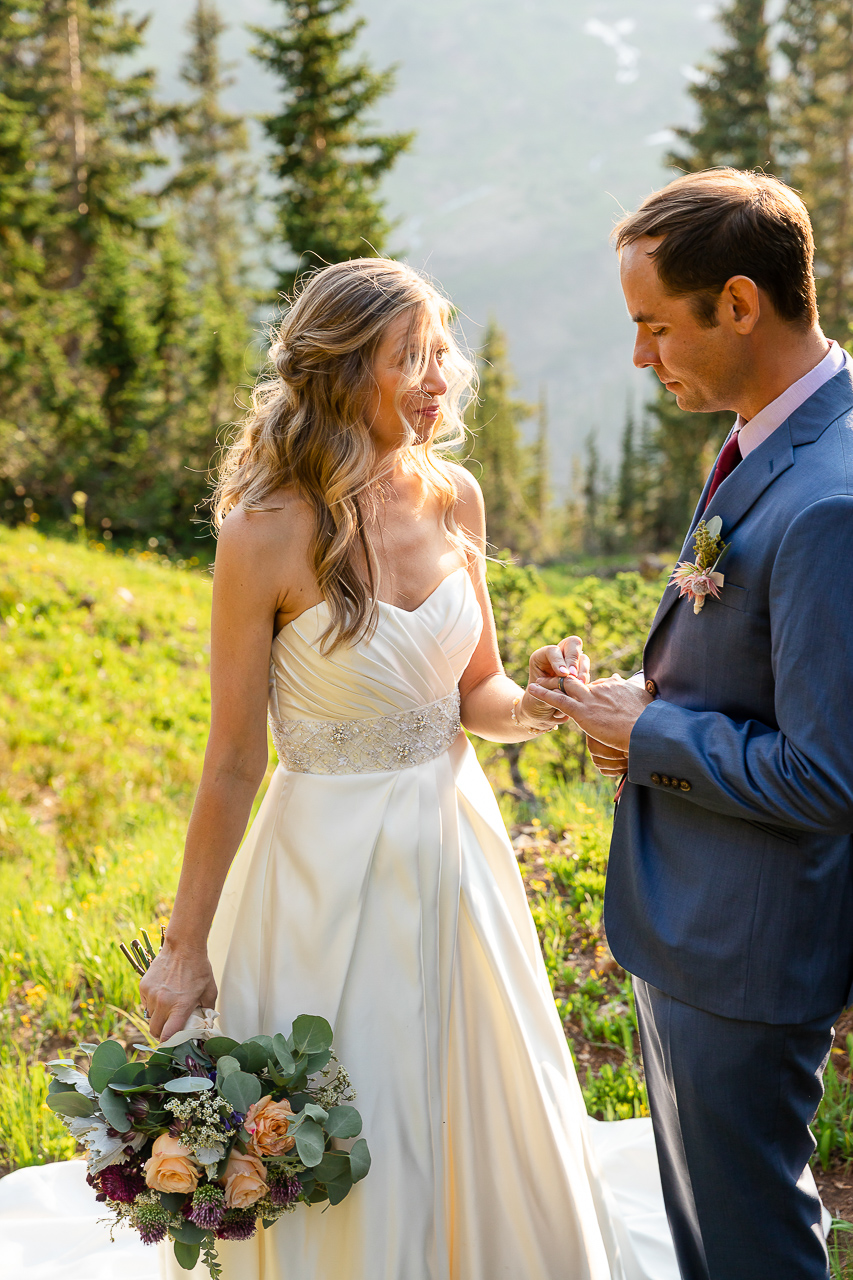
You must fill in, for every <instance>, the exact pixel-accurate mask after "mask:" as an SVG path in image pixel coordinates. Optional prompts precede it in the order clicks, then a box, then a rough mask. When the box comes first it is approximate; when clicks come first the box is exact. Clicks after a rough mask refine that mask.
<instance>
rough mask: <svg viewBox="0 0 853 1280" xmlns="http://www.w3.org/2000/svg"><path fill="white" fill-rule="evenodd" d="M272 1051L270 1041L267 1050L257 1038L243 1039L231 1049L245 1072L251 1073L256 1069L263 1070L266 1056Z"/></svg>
mask: <svg viewBox="0 0 853 1280" xmlns="http://www.w3.org/2000/svg"><path fill="white" fill-rule="evenodd" d="M272 1052H273V1047H272V1041H270V1047H269V1051H267V1050H266V1049H265V1048H264V1046H263V1045H262V1044H258V1042H257V1040H244V1041H243V1043H242V1044H240V1045H238V1046H237V1048H236V1049H232V1051H231V1054H232V1057H234V1058H236V1059H237V1061H238V1062H239V1063H240V1066H241V1067H242V1068H243V1070H244V1071H245V1072H247V1073H248V1074H249V1075H253V1074H254V1072H256V1071H263V1069H264V1067H265V1066H266V1065H267V1058H268V1057H269V1056H270V1054H271V1053H272Z"/></svg>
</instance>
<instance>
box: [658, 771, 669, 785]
mask: <svg viewBox="0 0 853 1280" xmlns="http://www.w3.org/2000/svg"><path fill="white" fill-rule="evenodd" d="M660 780H661V782H662V783H663V785H664V786H665V787H668V786H669V774H667V773H662V774H661V776H660Z"/></svg>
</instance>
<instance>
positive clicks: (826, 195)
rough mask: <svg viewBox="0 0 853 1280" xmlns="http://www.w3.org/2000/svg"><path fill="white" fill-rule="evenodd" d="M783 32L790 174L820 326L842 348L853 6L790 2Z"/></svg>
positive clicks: (849, 244)
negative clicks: (809, 236)
mask: <svg viewBox="0 0 853 1280" xmlns="http://www.w3.org/2000/svg"><path fill="white" fill-rule="evenodd" d="M781 27H782V39H781V41H780V46H779V47H780V51H781V52H782V54H783V55H784V57H785V58H786V60H787V63H788V72H787V75H786V76H785V77H784V78H783V80H782V83H781V84H780V86H779V100H780V104H781V129H780V131H781V133H782V148H783V156H784V160H785V176H786V178H788V179H789V180H790V181H791V182H792V184H793V185H794V186H795V187H796V188H797V189H798V190H799V191H801V192H802V195H803V198H804V199H805V201H806V204H807V205H808V208H809V212H810V214H811V218H812V224H813V226H814V231H815V244H816V253H815V274H816V276H817V292H818V305H819V307H820V315H821V322H822V325H823V328H824V330H825V331H826V333H827V334H829V336H830V337H833V338H837V339H839V341H841V342H844V341H845V340H846V339H847V338H848V337H849V334H850V318H851V315H853V194H851V158H853V4H851V3H850V0H788V2H787V3H786V5H785V8H784V10H783V13H782V21H781Z"/></svg>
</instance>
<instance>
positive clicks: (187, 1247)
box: [175, 1240, 201, 1271]
mask: <svg viewBox="0 0 853 1280" xmlns="http://www.w3.org/2000/svg"><path fill="white" fill-rule="evenodd" d="M200 1253H201V1245H198V1244H184V1242H183V1240H176V1241H175V1261H176V1262H177V1264H178V1266H179V1267H183V1269H184V1271H192V1269H193V1267H194V1266H195V1264H196V1263H197V1262H198V1256H199V1254H200Z"/></svg>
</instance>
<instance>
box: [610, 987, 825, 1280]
mask: <svg viewBox="0 0 853 1280" xmlns="http://www.w3.org/2000/svg"><path fill="white" fill-rule="evenodd" d="M634 993H635V997H636V1003H637V1016H638V1020H639V1027H640V1043H641V1045H642V1050H643V1062H644V1066H645V1073H646V1083H647V1086H648V1091H649V1105H650V1108H651V1113H652V1123H653V1126H654V1133H655V1143H656V1146H657V1152H658V1159H659V1162H660V1172H661V1181H662V1183H663V1194H664V1201H665V1204H666V1211H667V1217H668V1219H669V1225H670V1229H671V1231H672V1236H673V1240H674V1242H675V1251H676V1255H677V1257H678V1265H679V1267H680V1270H681V1275H682V1278H683V1280H828V1277H829V1259H828V1256H827V1249H826V1242H825V1239H824V1233H823V1228H822V1224H821V1204H820V1199H819V1196H818V1193H817V1187H816V1186H815V1181H814V1177H813V1176H812V1172H811V1169H810V1167H809V1158H810V1156H811V1154H812V1152H813V1151H814V1145H815V1144H814V1139H813V1137H812V1134H811V1130H810V1129H809V1124H810V1123H811V1121H812V1120H813V1119H814V1116H815V1112H816V1111H817V1108H818V1105H819V1103H820V1100H821V1097H822V1095H823V1083H822V1080H823V1072H824V1068H825V1067H826V1063H827V1061H828V1058H829V1053H830V1049H831V1047H832V1039H833V1030H832V1024H833V1022H834V1021H835V1015H833V1016H829V1017H823V1018H818V1019H817V1020H815V1021H814V1022H809V1023H805V1024H803V1025H794V1026H774V1025H771V1024H770V1023H765V1022H745V1021H744V1022H742V1021H740V1020H738V1019H734V1018H723V1017H719V1016H718V1015H717V1014H713V1013H707V1012H706V1011H704V1010H703V1009H697V1008H694V1007H693V1006H692V1005H689V1004H684V1003H683V1002H682V1001H680V1000H675V999H673V998H672V996H668V995H665V994H664V992H662V991H658V990H657V988H655V987H652V986H650V985H649V984H648V983H646V982H643V981H642V980H641V979H639V978H635V979H634Z"/></svg>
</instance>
